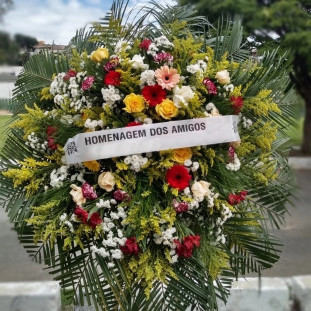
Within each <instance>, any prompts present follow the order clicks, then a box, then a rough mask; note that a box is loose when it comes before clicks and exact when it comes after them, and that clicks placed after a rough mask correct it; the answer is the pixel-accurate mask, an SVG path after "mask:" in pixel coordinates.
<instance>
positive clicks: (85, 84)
mask: <svg viewBox="0 0 311 311" xmlns="http://www.w3.org/2000/svg"><path fill="white" fill-rule="evenodd" d="M94 80H95V78H94V77H93V76H89V77H87V78H86V79H85V80H84V81H83V82H82V86H81V88H82V90H83V91H86V90H88V89H90V88H91V86H92V85H93V82H94Z"/></svg>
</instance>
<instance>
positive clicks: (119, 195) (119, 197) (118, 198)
mask: <svg viewBox="0 0 311 311" xmlns="http://www.w3.org/2000/svg"><path fill="white" fill-rule="evenodd" d="M113 198H114V199H115V200H116V201H117V202H122V201H123V191H121V190H116V191H115V192H114V193H113Z"/></svg>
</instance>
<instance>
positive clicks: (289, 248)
mask: <svg viewBox="0 0 311 311" xmlns="http://www.w3.org/2000/svg"><path fill="white" fill-rule="evenodd" d="M295 176H296V179H297V183H298V186H299V187H300V191H299V192H298V193H297V199H295V200H293V202H294V204H295V208H290V211H291V215H290V216H288V217H286V218H287V225H286V227H285V228H283V229H281V230H278V231H273V234H274V235H275V236H277V237H279V238H280V239H281V240H282V241H283V244H284V247H283V253H282V255H281V258H280V260H279V261H278V262H277V263H276V264H275V265H274V267H273V268H272V269H270V270H267V271H264V273H263V276H282V277H288V276H293V275H302V274H310V275H311V170H310V169H309V170H296V171H295Z"/></svg>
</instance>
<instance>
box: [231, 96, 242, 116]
mask: <svg viewBox="0 0 311 311" xmlns="http://www.w3.org/2000/svg"><path fill="white" fill-rule="evenodd" d="M230 100H231V102H232V108H233V110H234V112H235V113H236V114H239V113H240V111H241V109H242V107H243V98H242V96H231V97H230Z"/></svg>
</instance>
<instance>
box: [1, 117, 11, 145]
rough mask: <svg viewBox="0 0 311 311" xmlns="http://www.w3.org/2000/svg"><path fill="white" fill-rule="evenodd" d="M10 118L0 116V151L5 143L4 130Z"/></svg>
mask: <svg viewBox="0 0 311 311" xmlns="http://www.w3.org/2000/svg"><path fill="white" fill-rule="evenodd" d="M10 118H11V116H7V115H5V116H0V150H1V149H2V147H3V145H4V142H5V138H6V135H5V133H4V131H5V129H6V122H7V121H8V120H10Z"/></svg>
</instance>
